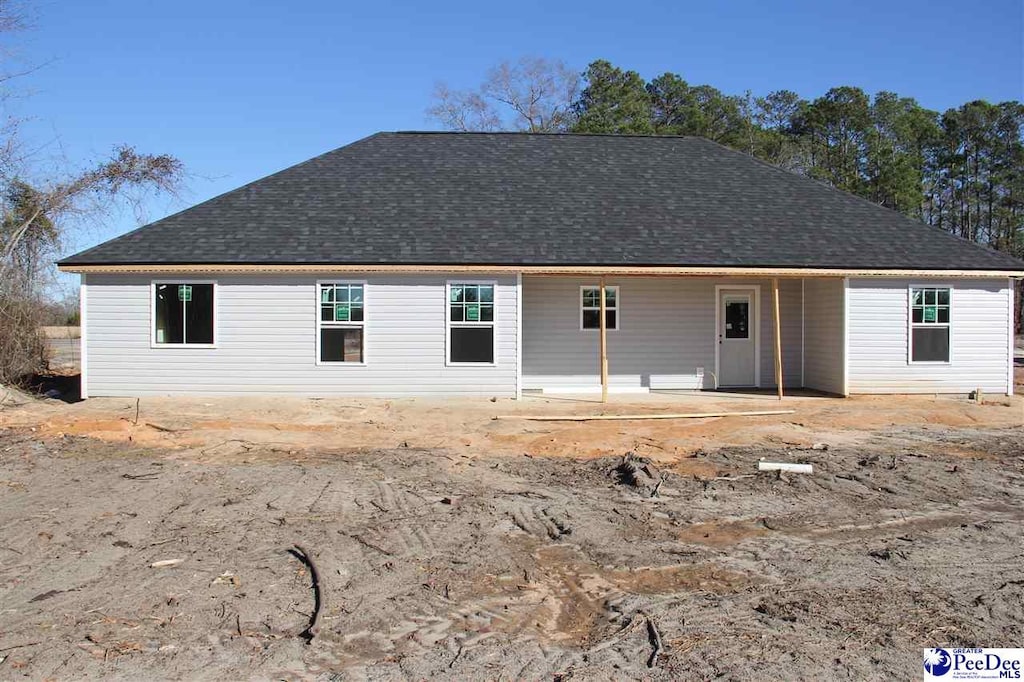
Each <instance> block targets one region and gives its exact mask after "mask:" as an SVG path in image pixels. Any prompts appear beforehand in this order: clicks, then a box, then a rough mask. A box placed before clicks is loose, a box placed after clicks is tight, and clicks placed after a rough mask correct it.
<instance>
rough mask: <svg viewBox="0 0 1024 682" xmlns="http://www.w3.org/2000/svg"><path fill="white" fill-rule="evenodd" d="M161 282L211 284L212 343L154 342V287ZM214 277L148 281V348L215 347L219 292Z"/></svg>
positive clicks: (218, 328) (218, 327)
mask: <svg viewBox="0 0 1024 682" xmlns="http://www.w3.org/2000/svg"><path fill="white" fill-rule="evenodd" d="M161 284H212V285H213V343H157V342H156V288H157V286H158V285H161ZM218 289H219V287H218V284H217V280H215V279H188V278H182V279H154V280H151V281H150V283H149V347H150V348H161V349H162V348H172V349H176V348H216V347H217V344H218V342H219V341H220V292H219V291H218Z"/></svg>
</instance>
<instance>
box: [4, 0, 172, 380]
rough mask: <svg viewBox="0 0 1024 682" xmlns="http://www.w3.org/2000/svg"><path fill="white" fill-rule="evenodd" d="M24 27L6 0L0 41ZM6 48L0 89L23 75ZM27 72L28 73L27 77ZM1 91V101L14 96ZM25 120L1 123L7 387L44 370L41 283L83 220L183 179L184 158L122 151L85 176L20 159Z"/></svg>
mask: <svg viewBox="0 0 1024 682" xmlns="http://www.w3.org/2000/svg"><path fill="white" fill-rule="evenodd" d="M21 27H22V21H21V17H20V15H19V14H18V11H17V7H16V6H15V5H13V4H12V3H11V2H10V1H9V0H0V37H3V36H6V35H9V34H10V33H11V32H13V31H16V30H19V29H20V28H21ZM9 62H10V56H9V53H8V52H5V51H4V50H3V49H0V84H5V83H7V82H8V81H9V80H10V79H11V78H13V77H17V76H18V75H21V74H19V73H14V72H13V71H12V70H11V69H9V68H6V67H7V66H8V64H9ZM23 73H27V71H26V72H23ZM9 94H10V92H9V91H8V90H0V100H2V99H4V98H5V97H7V96H9ZM21 149H22V145H21V144H20V143H19V138H18V121H17V120H16V119H13V118H11V117H8V118H6V119H5V120H3V121H0V383H8V382H16V381H18V380H19V379H21V378H22V377H24V376H25V375H26V374H31V373H34V372H38V371H39V370H41V369H43V368H44V363H45V353H46V349H45V343H44V341H43V339H42V337H41V336H40V332H39V325H40V322H41V321H42V320H43V318H44V316H45V315H46V311H47V303H48V302H47V301H46V300H45V295H44V293H43V287H42V286H41V284H42V283H43V282H44V281H45V279H46V278H47V277H48V276H49V275H50V274H52V273H53V261H54V260H55V259H56V257H57V255H58V254H59V249H60V246H61V244H62V241H63V237H64V235H65V233H66V231H67V230H69V229H72V226H73V225H74V224H75V223H76V221H77V220H80V219H82V218H85V217H89V216H97V215H102V214H103V213H104V212H105V211H106V210H107V209H109V208H111V207H113V206H115V205H118V204H120V203H121V202H122V201H129V202H138V201H140V200H141V199H142V197H143V196H145V195H146V194H147V193H150V192H172V193H173V192H175V191H176V189H177V187H178V186H179V184H180V182H181V178H182V165H181V162H180V161H178V159H176V158H174V157H172V156H168V155H165V154H159V155H153V154H142V153H139V152H137V151H136V150H135V149H134V148H132V147H130V146H127V145H123V146H119V147H115V148H114V150H113V153H112V154H111V156H110V157H109V158H107V159H104V160H102V161H100V162H97V163H94V164H92V165H90V166H87V167H85V168H84V169H78V170H75V169H72V168H69V167H68V165H67V164H63V165H61V166H60V167H59V168H56V169H55V168H54V167H52V165H51V164H48V165H47V168H46V169H42V168H41V166H42V164H39V163H37V161H38V160H37V159H34V158H33V157H32V155H31V154H28V155H26V154H23V153H22V152H21Z"/></svg>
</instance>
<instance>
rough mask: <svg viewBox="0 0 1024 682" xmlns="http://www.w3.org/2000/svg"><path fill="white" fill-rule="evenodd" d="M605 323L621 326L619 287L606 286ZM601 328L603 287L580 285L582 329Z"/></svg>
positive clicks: (612, 326)
mask: <svg viewBox="0 0 1024 682" xmlns="http://www.w3.org/2000/svg"><path fill="white" fill-rule="evenodd" d="M604 324H605V327H606V328H607V329H618V328H619V288H618V287H608V286H606V287H605V288H604ZM600 328H601V287H580V329H600Z"/></svg>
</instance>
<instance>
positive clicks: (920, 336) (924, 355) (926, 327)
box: [910, 287, 950, 362]
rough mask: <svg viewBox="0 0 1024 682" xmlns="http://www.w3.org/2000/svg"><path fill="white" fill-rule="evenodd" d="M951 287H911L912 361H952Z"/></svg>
mask: <svg viewBox="0 0 1024 682" xmlns="http://www.w3.org/2000/svg"><path fill="white" fill-rule="evenodd" d="M949 333H950V290H949V289H948V288H942V287H912V288H911V289H910V361H911V362H949Z"/></svg>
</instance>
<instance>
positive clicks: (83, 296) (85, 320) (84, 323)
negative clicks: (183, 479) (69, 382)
mask: <svg viewBox="0 0 1024 682" xmlns="http://www.w3.org/2000/svg"><path fill="white" fill-rule="evenodd" d="M88 278H89V276H88V275H87V274H86V273H84V272H83V273H82V283H81V285H80V289H79V290H80V293H79V296H78V305H79V309H78V324H79V329H80V330H81V333H80V334H79V339H78V345H79V349H78V356H79V358H80V359H81V360H80V364H81V367H82V371H81V379H80V382H79V385H80V389H79V394H78V397H80V398H81V399H82V400H85V399H87V398H88V397H89V285H88ZM1011 283H1012V280H1011ZM1010 290H1011V295H1012V291H1013V287H1012V286H1011V287H1010ZM152 296H153V298H154V299H155V298H156V294H152ZM215 300H216V299H215ZM1010 300H1011V301H1012V300H1013V299H1012V298H1011V299H1010ZM1011 309H1012V306H1011ZM1010 318H1011V320H1010V329H1011V331H1012V330H1013V319H1012V318H1013V316H1012V315H1011V316H1010ZM214 333H216V328H214ZM1010 376H1011V378H1012V376H1013V334H1010Z"/></svg>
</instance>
